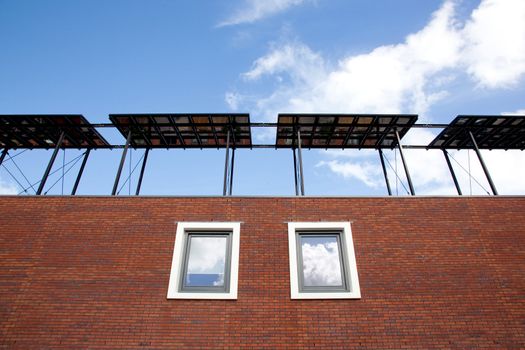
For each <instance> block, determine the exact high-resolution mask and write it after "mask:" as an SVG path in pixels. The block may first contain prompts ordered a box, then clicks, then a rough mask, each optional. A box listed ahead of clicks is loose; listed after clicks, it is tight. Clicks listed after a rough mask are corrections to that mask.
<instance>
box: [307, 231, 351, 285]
mask: <svg viewBox="0 0 525 350" xmlns="http://www.w3.org/2000/svg"><path fill="white" fill-rule="evenodd" d="M300 237H301V241H300V242H301V254H302V260H303V285H304V286H305V287H332V286H342V285H343V279H342V276H341V256H340V253H339V241H338V239H337V236H329V235H326V236H307V235H304V236H300Z"/></svg>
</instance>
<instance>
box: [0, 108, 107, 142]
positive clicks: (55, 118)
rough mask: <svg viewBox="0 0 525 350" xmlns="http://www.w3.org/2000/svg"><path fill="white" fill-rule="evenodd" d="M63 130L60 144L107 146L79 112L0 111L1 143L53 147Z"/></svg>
mask: <svg viewBox="0 0 525 350" xmlns="http://www.w3.org/2000/svg"><path fill="white" fill-rule="evenodd" d="M62 132H64V133H65V134H64V140H63V142H62V145H61V148H101V147H105V146H108V143H107V141H106V140H105V139H104V138H103V137H102V135H100V134H99V133H98V132H97V130H96V129H95V128H94V127H93V126H92V125H91V124H90V123H89V122H88V121H87V120H86V119H85V118H84V117H83V116H82V115H0V146H1V147H8V148H46V149H47V148H54V147H55V146H56V143H57V142H58V139H59V137H60V134H61V133H62Z"/></svg>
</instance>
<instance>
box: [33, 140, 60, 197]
mask: <svg viewBox="0 0 525 350" xmlns="http://www.w3.org/2000/svg"><path fill="white" fill-rule="evenodd" d="M65 134H66V133H65V132H64V131H62V132H61V133H60V137H59V138H58V142H57V144H56V146H55V150H54V151H53V155H52V156H51V159H50V160H49V163H48V164H47V168H46V171H45V172H44V176H42V180H41V181H40V185H39V186H38V190H37V191H36V194H37V195H38V196H39V195H41V194H42V191H43V190H44V186H45V184H46V181H47V177H48V176H49V173H50V172H51V168H52V167H53V163H54V162H55V159H56V157H57V155H58V151H59V150H60V146H61V145H62V141H64V136H65Z"/></svg>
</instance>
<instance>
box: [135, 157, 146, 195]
mask: <svg viewBox="0 0 525 350" xmlns="http://www.w3.org/2000/svg"><path fill="white" fill-rule="evenodd" d="M148 154H149V148H146V151H145V152H144V159H143V160H142V167H141V168H140V175H139V181H138V182H137V190H136V191H135V196H138V195H139V193H140V187H141V186H142V178H143V177H144V170H146V162H147V161H148Z"/></svg>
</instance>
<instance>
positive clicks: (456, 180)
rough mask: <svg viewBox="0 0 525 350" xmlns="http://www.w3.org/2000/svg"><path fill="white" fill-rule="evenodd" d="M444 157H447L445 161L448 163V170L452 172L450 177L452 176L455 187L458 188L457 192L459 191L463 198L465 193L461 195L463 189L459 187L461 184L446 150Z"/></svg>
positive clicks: (444, 150)
mask: <svg viewBox="0 0 525 350" xmlns="http://www.w3.org/2000/svg"><path fill="white" fill-rule="evenodd" d="M443 155H444V156H445V160H446V161H447V165H448V170H450V175H452V180H454V185H455V186H456V190H457V191H458V194H459V195H460V196H461V195H462V194H463V193H461V187H459V182H458V179H457V177H456V173H455V172H454V168H453V167H452V163H451V162H450V158H449V156H448V152H447V150H446V149H443Z"/></svg>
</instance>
